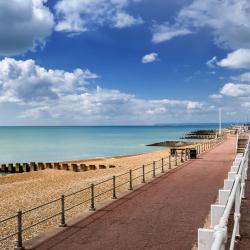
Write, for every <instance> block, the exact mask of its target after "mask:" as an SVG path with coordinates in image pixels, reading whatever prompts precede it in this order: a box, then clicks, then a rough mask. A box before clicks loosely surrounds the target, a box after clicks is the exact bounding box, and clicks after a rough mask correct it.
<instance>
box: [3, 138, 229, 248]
mask: <svg viewBox="0 0 250 250" xmlns="http://www.w3.org/2000/svg"><path fill="white" fill-rule="evenodd" d="M223 139H224V138H223V137H221V138H216V139H212V140H210V141H208V142H203V143H201V144H199V145H195V146H192V148H195V149H196V150H197V153H198V154H201V153H203V152H204V151H207V150H208V149H210V148H211V147H213V146H214V145H216V144H218V143H220V142H221V141H223ZM187 160H189V154H188V152H187V150H185V153H183V152H181V153H180V154H177V153H176V154H175V155H174V156H171V155H169V156H168V157H166V158H161V159H159V160H157V161H153V162H152V163H149V164H145V165H142V166H140V167H137V168H134V169H130V170H129V171H127V172H124V173H122V174H120V175H116V176H113V177H112V178H109V179H107V180H104V181H102V182H99V183H96V184H93V183H92V184H91V185H90V186H88V187H86V188H83V189H80V190H78V191H76V192H72V193H69V194H62V195H61V197H60V198H58V199H54V200H52V201H50V202H47V203H44V204H41V205H40V206H37V207H33V208H31V209H29V210H26V211H21V210H19V211H18V212H17V213H16V215H13V216H10V217H8V218H5V219H2V220H0V225H1V224H4V223H9V225H8V227H10V225H11V226H12V227H13V226H14V228H16V230H15V231H12V232H11V233H9V234H7V235H5V236H3V237H1V238H0V243H1V242H4V241H6V240H9V239H10V238H14V237H15V238H16V247H17V248H19V249H23V241H24V238H25V237H24V235H23V234H24V233H25V232H26V231H28V230H30V229H32V228H34V227H37V226H39V225H41V224H43V223H46V222H48V221H49V220H53V219H55V218H57V219H58V220H60V222H59V226H60V227H66V226H67V223H66V212H69V211H70V210H72V209H75V208H76V207H79V206H83V205H86V206H87V205H88V206H89V210H90V211H95V210H96V202H97V201H98V199H100V198H99V197H100V196H104V195H108V197H109V198H111V199H117V198H118V195H117V193H118V192H117V191H118V190H119V189H121V187H124V186H125V185H127V189H128V190H131V191H132V190H133V189H134V184H139V183H146V181H147V180H148V179H152V178H156V177H157V175H159V174H164V173H165V172H166V170H167V171H169V170H171V169H172V168H173V167H174V166H178V164H181V163H183V162H185V161H187ZM138 172H139V173H138ZM107 183H108V185H107V186H108V189H106V190H103V189H102V188H99V187H100V186H101V185H102V184H107ZM84 193H85V196H87V197H88V198H87V199H82V197H83V196H84ZM77 195H79V197H80V201H79V202H77V203H75V204H72V199H71V198H72V197H75V196H77ZM51 205H53V206H54V207H52V208H50V210H52V211H50V212H51V213H50V215H49V216H46V217H45V218H41V219H40V220H37V221H34V222H33V223H30V224H27V222H26V223H25V219H24V217H25V216H29V215H30V214H31V213H32V212H35V213H38V210H39V209H43V210H46V209H48V207H49V206H51ZM13 221H15V222H14V223H13ZM54 226H55V225H54ZM0 248H1V247H0Z"/></svg>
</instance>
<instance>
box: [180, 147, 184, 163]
mask: <svg viewBox="0 0 250 250" xmlns="http://www.w3.org/2000/svg"><path fill="white" fill-rule="evenodd" d="M181 162H184V160H183V151H182V150H181Z"/></svg>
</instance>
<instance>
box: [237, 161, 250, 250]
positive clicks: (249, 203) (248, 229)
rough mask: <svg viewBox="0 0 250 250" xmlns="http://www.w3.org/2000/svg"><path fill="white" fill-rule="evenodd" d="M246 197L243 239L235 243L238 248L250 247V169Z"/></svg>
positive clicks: (243, 209)
mask: <svg viewBox="0 0 250 250" xmlns="http://www.w3.org/2000/svg"><path fill="white" fill-rule="evenodd" d="M249 167H250V163H249ZM245 196H246V199H245V200H242V204H241V220H240V235H241V240H240V241H238V242H237V243H236V245H235V249H237V250H239V249H240V250H249V249H250V171H249V170H248V179H247V180H246V190H245Z"/></svg>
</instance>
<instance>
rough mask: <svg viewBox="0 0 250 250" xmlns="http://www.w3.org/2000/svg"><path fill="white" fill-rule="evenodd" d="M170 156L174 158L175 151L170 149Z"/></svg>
mask: <svg viewBox="0 0 250 250" xmlns="http://www.w3.org/2000/svg"><path fill="white" fill-rule="evenodd" d="M170 154H171V155H172V156H174V155H175V154H176V149H175V148H171V150H170Z"/></svg>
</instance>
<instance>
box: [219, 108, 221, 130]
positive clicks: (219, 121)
mask: <svg viewBox="0 0 250 250" xmlns="http://www.w3.org/2000/svg"><path fill="white" fill-rule="evenodd" d="M219 135H221V108H219Z"/></svg>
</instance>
